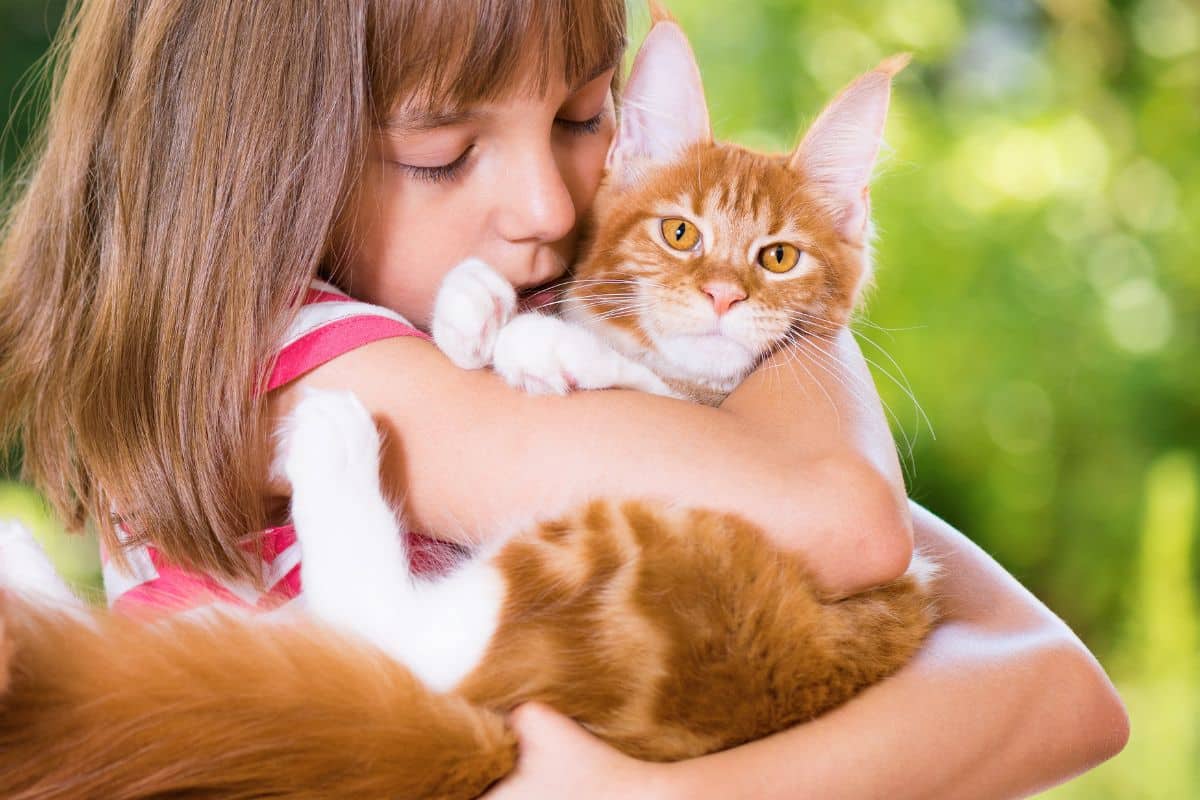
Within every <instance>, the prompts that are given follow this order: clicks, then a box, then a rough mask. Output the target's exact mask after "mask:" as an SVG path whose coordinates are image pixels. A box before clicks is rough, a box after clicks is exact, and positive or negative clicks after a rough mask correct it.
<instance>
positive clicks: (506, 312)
mask: <svg viewBox="0 0 1200 800" xmlns="http://www.w3.org/2000/svg"><path fill="white" fill-rule="evenodd" d="M516 309H517V292H516V290H515V289H513V287H512V284H510V283H509V282H508V281H507V280H505V278H504V276H502V275H500V273H498V272H496V270H494V269H492V268H491V267H490V266H488V265H487V264H485V263H484V262H482V261H480V260H479V259H477V258H469V259H467V260H466V261H464V262H462V263H461V264H459V265H458V266H457V267H455V268H454V269H452V270H450V272H449V273H447V274H446V277H445V278H443V279H442V285H441V288H440V289H438V293H437V297H436V298H435V299H434V303H433V323H432V325H431V326H430V332H431V333H432V334H433V342H434V344H436V345H437V346H438V349H439V350H441V351H442V352H443V353H445V354H446V357H447V358H449V359H450V360H451V361H453V362H454V363H455V364H456V365H457V366H459V367H462V368H463V369H481V368H483V367H486V366H488V365H489V364H491V363H492V351H493V349H494V348H495V346H496V337H497V335H498V334H499V332H500V329H501V328H503V327H504V326H505V325H506V324H508V321H509V320H510V319H512V316H513V314H514V313H515V312H516Z"/></svg>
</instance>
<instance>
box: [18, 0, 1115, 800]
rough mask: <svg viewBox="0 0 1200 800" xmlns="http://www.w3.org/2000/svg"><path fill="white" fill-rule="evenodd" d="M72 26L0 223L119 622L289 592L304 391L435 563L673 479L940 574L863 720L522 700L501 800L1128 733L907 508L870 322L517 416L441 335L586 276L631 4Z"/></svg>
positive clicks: (196, 7) (969, 788)
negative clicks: (476, 299)
mask: <svg viewBox="0 0 1200 800" xmlns="http://www.w3.org/2000/svg"><path fill="white" fill-rule="evenodd" d="M70 20H71V21H70V22H69V23H68V24H67V25H66V26H64V33H63V35H62V38H61V39H60V43H59V45H58V49H59V52H60V54H61V55H62V56H63V67H62V69H61V70H60V72H59V74H58V76H57V80H56V85H55V99H54V103H53V106H52V109H51V114H50V118H49V120H48V123H47V126H46V133H45V141H44V142H43V143H42V145H41V151H40V154H39V157H38V159H37V160H36V161H35V162H34V164H33V166H32V169H31V172H30V174H29V176H28V180H27V182H26V183H25V184H24V186H23V188H22V193H21V195H20V197H18V198H17V202H16V204H15V206H14V207H13V209H12V211H11V214H10V216H9V219H8V223H7V228H6V231H5V234H4V243H3V256H2V261H0V268H2V272H0V425H2V426H3V427H2V428H0V430H3V432H4V438H5V440H6V441H7V440H8V439H9V438H12V437H19V438H20V441H21V443H22V445H23V447H24V452H25V454H26V469H27V474H28V476H29V477H30V478H31V479H32V480H33V481H34V482H35V483H36V484H37V485H38V486H39V487H40V488H41V489H42V490H43V491H44V492H45V493H46V494H47V496H48V497H49V498H50V499H51V501H52V502H53V503H54V504H55V507H56V508H57V509H58V510H59V511H60V512H61V513H62V514H63V516H64V517H65V518H67V519H68V520H70V521H71V522H73V523H74V524H76V525H82V524H83V523H84V522H85V521H88V520H92V521H94V522H95V523H96V524H97V525H98V527H99V530H100V535H101V539H102V542H103V545H104V547H105V549H106V551H107V554H108V558H109V561H110V564H109V568H108V569H107V571H106V579H107V582H108V590H109V593H110V600H113V601H116V603H117V605H118V607H119V608H120V607H122V605H124V606H126V607H128V608H130V609H139V610H145V609H146V608H147V607H148V606H155V607H160V608H161V607H167V608H187V607H193V606H195V605H198V604H202V603H205V602H211V601H212V600H214V599H218V600H223V601H227V602H241V603H246V604H250V605H255V606H260V607H267V606H275V605H278V604H280V603H283V602H286V601H287V600H289V599H290V598H292V597H294V596H296V595H297V593H298V592H299V590H300V589H301V587H300V586H299V585H298V583H297V582H296V580H295V579H294V578H292V577H291V576H293V575H294V574H295V559H296V554H295V552H294V548H292V547H291V545H292V542H291V541H290V539H289V537H288V531H287V528H286V516H285V515H284V514H283V513H282V512H283V509H285V508H286V501H287V496H286V494H287V490H286V487H285V486H282V485H280V484H278V483H277V482H273V481H271V480H270V479H269V478H268V477H267V476H268V474H269V470H268V464H269V461H270V457H271V453H270V450H271V446H270V440H269V433H270V431H271V430H272V429H273V428H274V427H275V426H276V425H277V423H278V421H279V420H280V419H281V418H282V417H283V416H284V415H286V414H287V413H288V411H289V410H290V408H291V407H292V406H293V405H294V404H295V402H296V401H297V399H298V398H299V396H300V395H301V393H302V392H303V390H304V389H305V388H306V387H321V388H342V389H350V390H352V391H354V392H355V393H356V394H357V395H358V396H359V397H360V398H361V399H362V400H363V402H364V403H365V404H366V405H367V407H368V408H369V409H371V411H372V412H373V414H374V415H375V416H376V417H377V419H378V420H379V421H380V423H381V425H382V427H383V429H384V430H385V431H386V432H387V433H388V445H387V447H386V448H385V452H384V454H383V463H384V466H383V470H384V480H385V482H387V483H388V484H389V485H390V486H392V487H393V488H394V490H395V491H397V492H403V494H404V498H405V502H404V505H405V509H406V512H407V519H408V521H409V523H410V524H411V525H412V527H413V528H414V529H415V530H418V531H422V532H426V533H428V534H430V535H431V536H432V537H434V540H433V541H431V542H430V543H428V544H427V547H428V549H430V550H431V551H433V553H434V555H436V556H445V555H452V554H453V552H454V548H455V546H456V543H457V544H473V543H477V542H479V541H480V540H481V539H483V538H486V537H487V536H488V535H489V534H491V533H493V532H498V531H502V530H506V529H508V528H509V527H510V526H511V525H512V524H514V523H520V522H521V521H524V520H528V519H531V518H533V517H535V516H541V515H552V514H556V513H559V512H561V511H563V510H565V509H567V508H568V507H571V506H575V505H577V504H579V503H580V502H582V501H584V500H586V499H587V498H589V497H592V496H595V495H641V496H647V495H649V496H653V495H660V496H668V497H672V498H675V499H677V500H678V501H680V502H682V503H686V504H689V505H705V506H709V507H715V508H721V509H729V510H737V511H739V512H740V513H742V514H743V515H745V516H747V517H748V518H750V519H751V520H752V521H754V522H756V523H758V524H759V525H761V526H762V527H763V528H764V529H766V530H768V531H770V532H771V533H772V534H773V535H774V536H776V537H777V539H778V540H779V541H780V542H781V543H782V544H784V545H786V546H789V547H795V548H798V549H800V550H802V551H804V552H805V553H806V555H807V556H808V558H809V561H810V562H811V563H812V564H813V566H814V569H815V571H816V574H817V577H818V579H819V580H820V581H821V582H823V583H824V584H825V586H826V587H827V588H828V589H830V590H831V591H835V592H845V593H849V592H854V591H857V590H860V589H863V588H866V587H869V586H872V585H875V584H878V583H881V582H883V581H886V580H889V579H891V578H893V577H895V576H896V575H899V574H900V573H901V572H902V571H903V570H904V568H905V566H906V565H907V562H908V559H909V556H910V552H911V546H912V539H913V535H914V532H915V536H916V539H917V540H918V542H919V543H920V544H921V546H922V547H923V548H925V549H927V550H929V551H931V552H933V553H935V554H936V555H938V556H939V557H940V558H941V560H942V561H943V563H944V565H945V566H946V568H947V573H948V577H947V579H946V581H945V586H944V592H945V593H946V596H947V601H946V602H947V606H948V610H949V621H948V622H947V623H946V624H945V625H943V627H942V628H941V629H940V631H939V632H938V633H937V634H936V635H935V636H934V638H933V639H932V640H931V642H930V643H929V645H928V646H927V648H926V650H925V651H924V653H923V655H922V656H921V657H920V658H919V659H918V660H917V661H916V662H915V663H914V664H913V665H911V666H910V667H909V668H907V669H906V670H904V671H903V672H902V673H901V674H899V675H898V676H896V677H895V678H893V679H891V680H889V681H887V682H885V683H884V684H883V685H881V686H879V687H877V688H876V689H874V690H872V691H870V692H868V693H867V694H865V695H864V696H863V697H861V698H860V699H858V700H856V701H854V702H853V703H851V704H849V705H848V706H846V707H844V708H843V709H841V710H840V711H838V712H835V713H834V714H831V715H829V716H827V717H825V718H822V719H821V720H819V721H818V722H816V723H813V724H810V725H806V726H803V727H801V728H798V729H795V730H793V731H790V732H788V733H785V734H781V735H779V736H775V737H773V738H771V739H767V740H764V741H761V742H757V743H754V744H752V745H748V746H746V747H742V748H738V749H737V750H733V751H729V752H726V753H722V754H718V755H714V756H709V757H706V758H703V759H697V760H695V761H691V762H684V763H681V764H676V765H670V766H662V765H649V764H643V763H640V762H636V761H633V760H631V759H628V758H626V757H624V756H621V755H618V754H616V753H615V752H614V751H611V750H609V749H607V748H606V747H604V746H602V745H600V744H599V743H597V742H596V741H594V740H592V739H590V737H588V735H587V734H586V733H584V732H583V731H582V730H581V729H579V728H578V727H576V726H574V725H573V723H570V722H569V721H567V720H564V719H562V718H559V717H557V716H556V715H554V714H553V713H552V712H550V711H549V710H547V709H542V708H538V707H526V708H523V709H520V710H519V711H518V712H517V714H516V715H515V716H514V720H515V725H516V727H517V729H518V732H519V734H520V735H521V736H522V740H523V754H522V758H523V762H522V765H521V768H520V769H519V770H518V772H517V773H516V774H515V775H514V776H513V777H512V778H511V779H510V780H509V781H507V782H505V783H504V784H503V785H501V786H500V787H499V788H497V789H496V790H495V791H494V795H495V796H496V797H506V796H513V797H534V796H547V797H550V796H553V797H560V796H562V795H563V794H565V792H566V791H567V790H568V788H569V790H570V791H571V792H572V793H573V794H575V795H585V796H593V795H594V796H598V797H599V796H614V795H617V793H618V792H620V793H621V794H620V796H630V797H634V796H659V795H662V796H676V795H678V796H681V797H682V796H686V797H699V796H712V797H732V796H736V795H738V794H739V793H741V794H746V795H747V796H754V797H769V796H784V795H790V794H795V793H797V791H802V792H804V793H805V794H808V795H817V796H831V797H855V796H875V795H880V794H884V793H886V794H888V795H889V796H906V795H911V796H929V795H931V794H933V795H944V794H952V795H953V796H955V797H968V796H987V797H990V796H1009V795H1014V794H1021V793H1026V792H1029V791H1032V790H1034V789H1036V788H1038V787H1040V786H1044V785H1047V784H1049V783H1051V782H1054V781H1057V780H1062V779H1063V778H1065V777H1068V776H1070V775H1072V774H1074V773H1076V772H1078V771H1080V770H1082V769H1084V768H1087V767H1089V766H1091V765H1092V764H1094V763H1096V762H1097V761H1099V760H1101V759H1103V758H1106V757H1108V756H1110V755H1112V754H1113V753H1115V752H1116V751H1117V750H1119V749H1120V747H1121V745H1122V744H1123V742H1124V738H1125V736H1126V721H1125V716H1124V711H1123V709H1122V707H1121V705H1120V702H1119V700H1118V699H1117V698H1116V695H1115V693H1114V692H1113V689H1112V687H1111V685H1110V684H1109V683H1108V681H1107V679H1106V678H1105V676H1104V675H1103V672H1102V671H1101V670H1100V669H1099V667H1098V665H1097V664H1096V663H1095V661H1094V659H1092V657H1091V656H1090V654H1088V653H1087V651H1086V649H1084V648H1083V646H1082V645H1081V644H1080V643H1079V641H1078V640H1077V639H1076V638H1075V637H1074V636H1073V635H1072V634H1071V633H1070V631H1069V630H1067V629H1066V627H1065V626H1063V625H1062V623H1061V622H1059V621H1058V620H1057V619H1056V618H1055V617H1054V616H1053V615H1052V614H1050V613H1049V612H1048V611H1047V610H1046V609H1044V608H1043V607H1042V606H1041V605H1040V604H1038V603H1037V601H1036V600H1034V599H1033V598H1032V597H1031V596H1029V595H1028V594H1027V593H1025V592H1024V591H1023V590H1022V589H1021V588H1020V587H1019V586H1017V585H1015V583H1014V582H1013V581H1012V580H1011V578H1009V577H1008V576H1007V575H1006V574H1005V573H1004V572H1003V571H1002V570H1001V569H1000V568H999V567H998V566H997V565H995V564H994V562H992V561H991V560H990V559H988V558H987V557H986V556H985V555H984V554H982V553H981V552H980V551H978V550H977V549H975V548H973V547H972V546H971V545H970V544H969V543H968V542H967V541H966V540H965V539H964V538H963V537H962V536H961V535H960V534H958V533H956V532H954V531H953V530H951V529H949V528H948V527H947V526H945V525H944V524H943V523H940V522H939V521H938V520H936V519H935V518H933V517H932V516H931V515H929V514H928V513H927V512H925V511H923V510H922V509H920V508H918V507H912V513H911V515H910V506H909V504H908V503H907V501H906V500H905V498H904V490H903V484H902V478H901V475H900V471H899V468H898V464H897V459H896V454H895V450H894V447H893V444H892V442H891V439H890V435H889V432H888V429H887V426H886V424H885V422H884V420H883V418H882V414H881V412H880V409H879V404H878V402H877V398H875V399H873V400H872V402H870V403H868V404H864V403H861V402H858V401H856V400H855V399H854V394H853V393H852V392H848V391H846V389H845V386H846V385H848V384H849V383H850V382H854V383H857V384H859V385H860V386H862V385H869V383H868V380H867V375H868V373H867V371H866V369H865V366H864V364H863V360H862V358H861V355H860V354H859V353H858V351H857V348H856V345H855V344H854V341H853V338H852V337H850V336H849V335H843V336H842V337H840V338H839V339H837V340H836V341H835V342H834V343H832V344H830V345H828V348H829V352H828V354H827V356H828V360H829V361H830V362H831V363H834V362H836V364H837V365H838V366H837V367H836V368H835V369H831V370H830V371H829V372H824V371H822V370H811V371H804V370H800V371H799V372H800V373H801V374H797V371H795V370H791V369H782V368H781V367H783V366H785V365H786V364H788V363H789V361H788V359H790V358H795V357H798V356H799V355H800V354H798V353H797V354H791V353H781V354H779V355H777V356H776V357H775V358H773V359H772V360H771V361H769V362H768V363H766V364H764V365H763V366H762V367H761V368H760V369H759V370H758V371H757V372H756V373H755V374H754V375H752V376H751V378H750V379H748V380H747V381H746V382H745V383H744V384H743V385H742V386H741V387H740V388H739V389H738V390H737V391H736V392H735V393H734V394H733V395H731V396H730V398H729V399H728V400H727V401H726V403H725V404H724V405H723V406H722V407H721V408H720V409H711V408H704V407H700V406H693V405H689V404H686V403H680V402H677V401H671V400H665V399H662V398H657V397H653V396H648V395H642V394H637V393H631V392H620V391H612V392H596V393H579V394H576V395H572V396H570V397H567V398H539V397H531V396H526V395H523V394H520V393H517V392H515V391H513V390H510V389H508V388H507V387H505V386H504V385H503V384H502V383H501V382H500V381H499V380H498V379H497V378H495V377H494V376H493V375H491V374H489V373H486V372H464V371H462V370H459V369H457V368H456V367H453V366H452V365H451V364H449V363H448V362H447V360H446V359H445V358H444V357H443V356H442V355H441V354H440V353H439V352H438V351H436V350H435V349H434V348H433V347H432V345H431V344H429V342H428V341H427V340H426V337H425V336H424V335H423V334H422V329H427V327H428V321H429V317H430V312H431V309H432V304H433V295H434V291H435V289H436V287H437V286H438V284H439V282H440V280H441V278H442V276H443V275H444V274H445V273H446V272H447V271H448V270H449V269H451V268H452V267H453V266H455V265H456V264H457V263H459V262H460V261H461V260H463V259H464V258H466V257H477V258H481V259H483V260H485V261H487V262H488V263H490V264H491V265H492V266H493V267H495V268H496V269H497V270H498V271H499V272H500V273H501V274H502V275H504V276H505V277H506V278H507V279H508V280H509V281H510V282H512V283H513V284H514V285H515V286H517V287H518V288H519V289H522V290H524V291H523V295H524V296H525V297H526V298H532V297H533V296H534V295H536V290H537V289H538V288H539V287H541V286H543V285H544V284H546V283H547V282H549V281H552V280H554V279H556V278H558V277H559V276H560V275H561V274H562V273H563V271H564V267H565V265H566V264H567V263H568V262H569V261H570V259H571V257H572V255H573V252H574V247H575V244H576V241H577V237H578V234H579V225H580V221H581V220H582V219H584V218H585V216H586V213H587V211H588V207H589V203H590V201H591V197H592V195H593V193H594V191H595V189H596V186H597V184H598V182H599V180H600V177H601V173H602V171H603V167H604V160H605V154H606V151H607V147H608V143H609V141H610V139H611V137H612V132H613V126H614V123H615V118H616V109H615V103H614V90H615V89H616V88H617V86H618V81H617V77H616V76H617V66H618V63H619V61H620V58H621V55H622V52H623V48H624V44H625V13H624V8H623V4H622V0H564V2H560V3H554V4H550V3H545V2H540V0H507V2H504V3H499V2H489V0H336V2H329V1H328V0H319V1H318V0H312V1H311V2H296V1H295V0H287V2H284V0H256V1H255V2H254V3H181V2H165V1H164V2H150V3H131V2H120V1H119V0H104V1H102V0H94V2H87V1H86V0H85V1H84V2H81V3H80V4H79V5H78V7H77V8H76V9H75V10H74V12H73V14H72V15H71V17H70ZM318 278H319V279H320V280H321V281H322V282H320V283H317V284H314V283H313V281H314V279H318ZM351 298H353V299H351ZM809 372H811V373H812V374H809ZM583 453H586V457H585V458H581V457H580V456H581V454H583ZM249 531H261V532H263V533H261V534H259V535H254V536H248V535H247V532H249ZM434 541H437V542H442V543H443V544H436V543H434ZM809 742H811V743H812V744H811V745H808V743H809Z"/></svg>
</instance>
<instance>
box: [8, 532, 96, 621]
mask: <svg viewBox="0 0 1200 800" xmlns="http://www.w3.org/2000/svg"><path fill="white" fill-rule="evenodd" d="M0 587H3V588H5V589H7V590H9V591H12V592H15V593H16V594H18V595H20V596H22V597H24V598H26V599H28V600H31V601H33V602H36V603H41V604H44V605H54V606H66V607H71V608H77V607H82V605H83V603H82V602H81V601H80V600H79V598H78V597H76V596H75V593H74V592H72V591H71V590H70V589H69V588H67V584H66V583H65V582H64V581H63V579H62V578H61V577H59V575H58V572H57V571H55V569H54V565H53V564H52V563H51V562H50V559H49V558H48V557H47V556H46V553H45V551H44V550H42V547H41V545H39V544H38V543H37V540H35V539H34V538H33V534H32V533H31V532H30V531H29V529H27V528H26V527H25V526H24V525H21V524H20V523H17V522H12V521H7V520H0Z"/></svg>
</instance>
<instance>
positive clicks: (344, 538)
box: [282, 391, 505, 691]
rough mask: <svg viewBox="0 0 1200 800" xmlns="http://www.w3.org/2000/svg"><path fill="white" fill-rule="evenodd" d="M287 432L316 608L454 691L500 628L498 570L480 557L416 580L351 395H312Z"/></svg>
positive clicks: (306, 574)
mask: <svg viewBox="0 0 1200 800" xmlns="http://www.w3.org/2000/svg"><path fill="white" fill-rule="evenodd" d="M285 436H286V438H285V441H284V442H283V443H282V450H283V453H284V454H283V457H282V461H283V464H284V471H285V472H286V474H287V476H288V478H289V480H291V482H292V492H293V496H292V520H293V523H294V525H295V528H296V536H297V538H298V539H299V541H300V546H301V549H302V551H303V562H302V566H301V571H302V580H303V584H304V593H303V598H304V600H305V602H306V605H307V609H308V611H309V613H311V614H312V615H313V616H315V617H317V618H319V619H322V620H324V621H326V622H328V623H329V624H331V625H333V626H334V627H336V628H338V629H339V630H343V631H347V632H351V633H355V634H358V635H360V636H362V637H364V638H366V639H367V640H368V641H370V642H372V643H373V644H375V645H376V646H377V647H379V648H380V649H382V650H384V651H385V652H387V653H388V654H390V655H391V656H393V657H394V658H396V659H397V660H399V661H400V662H402V663H403V664H405V665H406V666H408V667H409V668H410V669H412V670H413V672H414V673H415V674H416V675H417V676H418V677H420V678H421V679H422V680H423V681H425V683H426V684H428V685H429V686H430V687H431V688H433V689H435V690H438V691H442V690H447V689H450V688H452V687H453V686H454V685H455V684H457V683H458V682H459V681H460V680H462V678H463V677H464V676H466V675H467V674H468V673H469V672H470V671H471V670H472V669H474V667H475V666H476V665H477V664H478V663H479V661H480V660H481V659H482V657H483V654H484V653H485V652H486V650H487V646H488V644H489V643H490V642H491V639H492V636H493V634H494V633H495V630H496V626H497V624H498V621H499V617H500V611H501V608H502V606H503V602H504V594H505V592H504V583H503V580H502V579H501V577H500V575H499V573H498V572H497V571H496V570H495V568H494V567H492V566H491V565H490V564H487V563H484V562H480V561H475V562H472V563H470V564H467V565H466V566H464V567H463V568H461V569H460V570H458V571H457V572H455V573H454V574H453V575H451V576H450V577H448V578H446V579H443V580H439V581H435V582H425V581H414V580H413V578H412V576H411V573H410V568H409V560H408V553H407V550H406V548H405V538H404V533H403V527H402V525H401V523H400V520H399V519H398V517H397V515H396V514H395V513H394V512H393V510H392V509H391V508H390V507H389V506H388V504H387V502H386V500H385V499H384V497H383V494H382V491H381V488H380V484H379V456H378V453H379V438H378V433H377V432H376V429H375V424H374V422H373V420H372V419H371V417H370V414H369V413H368V412H367V410H366V409H365V408H363V406H362V405H361V404H360V403H359V402H358V400H357V399H356V398H355V397H354V395H352V394H350V393H348V392H323V391H310V392H308V393H307V394H306V395H305V397H304V399H303V400H301V402H300V404H299V405H297V407H296V410H295V412H293V415H292V418H291V420H290V421H289V423H288V426H287V428H286V434H285Z"/></svg>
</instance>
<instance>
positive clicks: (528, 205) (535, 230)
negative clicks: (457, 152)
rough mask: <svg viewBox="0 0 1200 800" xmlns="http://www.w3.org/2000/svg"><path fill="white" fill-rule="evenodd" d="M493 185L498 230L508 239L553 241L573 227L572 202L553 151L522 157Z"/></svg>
mask: <svg viewBox="0 0 1200 800" xmlns="http://www.w3.org/2000/svg"><path fill="white" fill-rule="evenodd" d="M509 175H510V178H511V180H510V181H509V185H507V186H498V187H496V188H497V189H498V190H499V192H500V202H501V204H502V208H501V215H500V220H501V222H500V234H501V235H502V236H503V237H504V238H505V239H507V240H509V241H510V242H523V241H537V242H557V241H558V240H560V239H562V238H563V237H565V236H566V235H567V234H568V233H570V232H571V229H572V228H574V227H575V202H574V201H573V200H572V199H571V193H570V191H569V190H568V188H567V184H566V182H565V181H564V180H563V175H562V171H561V170H560V168H559V165H558V162H557V160H556V159H555V157H554V153H553V151H551V150H550V149H547V150H546V151H545V152H544V153H537V154H535V155H533V156H531V157H530V158H528V159H525V160H523V161H522V163H521V165H520V166H519V167H517V168H515V169H514V170H512V172H510V173H509Z"/></svg>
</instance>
